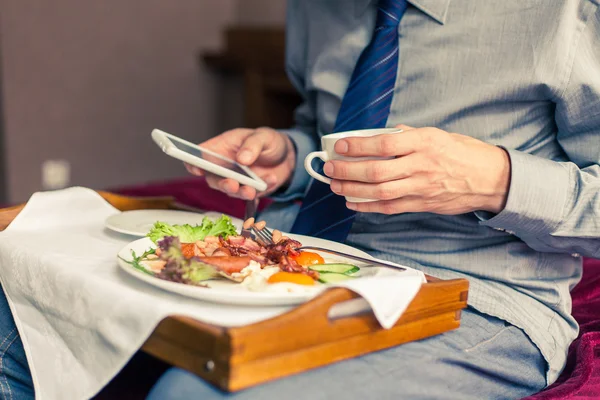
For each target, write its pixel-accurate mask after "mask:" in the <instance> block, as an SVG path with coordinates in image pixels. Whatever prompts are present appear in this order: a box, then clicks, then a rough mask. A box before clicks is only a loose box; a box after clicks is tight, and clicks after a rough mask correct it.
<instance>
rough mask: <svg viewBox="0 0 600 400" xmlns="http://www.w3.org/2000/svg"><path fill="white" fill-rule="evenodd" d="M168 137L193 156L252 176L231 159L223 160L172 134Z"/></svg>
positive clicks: (180, 148)
mask: <svg viewBox="0 0 600 400" xmlns="http://www.w3.org/2000/svg"><path fill="white" fill-rule="evenodd" d="M168 137H169V139H170V140H171V142H172V143H173V144H174V145H175V147H177V148H178V149H179V150H181V151H184V152H186V153H188V154H190V155H192V156H194V157H198V158H201V159H203V160H206V161H208V162H211V163H213V164H217V165H219V166H221V167H223V168H227V169H230V170H232V171H234V172H237V173H238V174H241V175H244V176H247V177H248V178H252V177H251V176H250V175H248V174H247V173H246V171H244V170H243V169H242V168H240V166H239V165H237V164H235V163H233V162H231V161H228V160H226V159H225V160H224V159H223V158H221V157H217V156H214V155H212V154H210V153H207V152H206V151H203V150H202V149H201V148H200V147H198V146H195V145H194V146H192V145H189V144H187V143H185V142H182V141H180V140H178V139H177V138H176V137H174V136H171V135H169V136H168ZM252 179H254V178H252Z"/></svg>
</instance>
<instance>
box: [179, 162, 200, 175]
mask: <svg viewBox="0 0 600 400" xmlns="http://www.w3.org/2000/svg"><path fill="white" fill-rule="evenodd" d="M183 165H184V166H185V169H187V171H188V172H189V173H190V174H192V175H196V176H204V171H203V170H202V169H200V168H198V167H195V166H193V165H190V164H188V163H183Z"/></svg>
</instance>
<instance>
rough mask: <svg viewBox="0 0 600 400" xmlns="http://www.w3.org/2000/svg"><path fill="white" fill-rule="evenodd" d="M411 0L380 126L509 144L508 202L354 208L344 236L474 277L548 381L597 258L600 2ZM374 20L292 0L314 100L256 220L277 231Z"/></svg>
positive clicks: (477, 300) (405, 259)
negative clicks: (522, 337) (449, 212)
mask: <svg viewBox="0 0 600 400" xmlns="http://www.w3.org/2000/svg"><path fill="white" fill-rule="evenodd" d="M410 3H411V5H412V6H409V9H408V10H407V12H406V14H405V15H404V17H403V19H402V21H401V24H400V27H399V35H400V56H399V57H400V58H399V66H398V75H397V80H396V89H395V92H394V99H393V102H392V111H391V114H390V116H389V119H388V123H387V125H388V126H394V125H396V124H400V123H403V124H407V125H411V126H416V127H423V126H433V127H438V128H441V129H444V130H446V131H449V132H458V133H462V134H464V135H469V136H472V137H475V138H478V139H481V140H483V141H486V142H488V143H492V144H496V145H499V146H502V147H504V148H505V149H507V150H508V152H509V155H510V159H511V164H512V176H511V183H510V192H509V195H508V201H507V204H506V208H505V209H504V210H503V211H502V212H500V213H499V214H497V215H491V214H488V213H484V212H475V213H468V214H463V215H455V216H444V215H435V214H427V213H409V214H401V215H393V216H388V215H381V214H358V215H357V218H356V221H355V223H354V225H353V227H352V231H351V234H350V235H349V237H348V240H347V243H348V244H350V245H352V246H355V247H358V248H361V249H363V250H365V251H367V252H369V253H370V254H373V255H375V256H378V257H381V258H384V259H388V260H393V261H396V262H399V263H403V264H406V265H409V266H412V267H415V268H418V269H421V270H423V271H425V272H426V273H428V274H431V275H433V276H437V277H440V278H456V277H463V278H467V279H468V280H469V281H470V285H471V286H470V295H469V304H470V305H471V306H472V307H474V308H476V309H478V310H480V311H481V312H484V313H487V314H490V315H493V316H497V317H499V318H502V319H504V320H506V321H508V322H510V323H511V324H513V325H516V326H518V327H520V328H521V329H523V330H524V331H525V332H526V333H527V335H528V336H529V337H530V338H531V340H532V341H533V342H534V343H535V344H536V345H537V346H538V347H539V349H540V351H541V352H542V354H543V356H544V357H545V359H546V360H547V362H548V365H549V369H548V373H547V381H548V384H550V383H552V382H554V381H555V380H556V378H557V377H558V375H559V374H560V372H561V370H562V369H563V367H564V365H565V361H566V355H567V349H568V346H569V344H570V343H571V341H572V340H573V339H574V338H575V337H576V336H577V333H578V327H577V323H576V322H575V320H574V319H573V317H572V316H571V297H570V293H569V292H570V290H571V289H572V288H573V287H574V285H575V284H576V283H577V282H578V281H579V279H580V278H581V256H589V257H598V258H600V239H599V238H600V167H599V165H598V164H599V162H600V43H599V39H600V11H599V9H598V2H597V1H590V0H564V1H559V0H503V1H493V2H492V1H473V0H413V1H410ZM375 15H376V2H375V1H372V0H327V1H325V0H290V1H289V7H288V23H287V60H286V68H287V70H288V73H289V76H290V78H291V80H292V82H293V84H294V85H295V87H296V88H297V89H298V91H299V92H300V94H301V95H302V96H303V98H304V100H305V101H304V103H303V104H302V106H300V107H299V108H298V110H297V112H296V121H297V125H296V126H295V127H294V128H293V129H290V130H288V131H286V132H287V133H288V134H289V135H290V137H291V138H292V140H293V141H294V143H295V145H296V148H297V153H298V163H297V166H296V170H295V172H294V175H293V181H292V183H291V184H290V186H289V187H288V188H287V190H286V191H285V192H284V193H280V194H279V195H278V196H276V197H275V198H276V200H277V201H278V203H276V204H275V205H274V206H273V208H271V209H270V210H267V211H266V212H265V214H264V215H263V216H264V217H265V218H266V219H268V220H272V221H279V224H280V227H282V228H283V229H286V228H287V229H289V227H290V224H291V222H292V221H293V215H294V214H293V213H292V212H291V211H294V206H293V205H291V204H290V202H289V201H290V200H293V199H296V198H301V197H302V195H303V194H304V192H305V190H306V188H307V185H308V183H309V176H308V174H307V173H306V172H305V171H304V168H303V166H302V163H303V159H304V157H305V156H306V154H308V153H309V152H311V151H315V150H317V148H318V146H319V144H318V143H319V137H320V136H321V135H324V134H327V133H329V132H331V131H332V129H333V126H334V122H335V119H336V115H337V112H338V109H339V107H340V102H341V99H342V97H343V95H344V92H345V90H346V87H347V85H348V82H349V80H350V76H351V74H352V70H353V68H354V66H355V64H356V61H357V59H358V57H359V55H360V53H361V51H362V50H363V49H364V48H365V47H366V45H367V44H368V42H369V40H370V37H371V34H372V32H373V26H374V23H375ZM290 207H291V208H290ZM296 209H297V207H296ZM282 213H283V214H285V215H287V217H286V218H284V219H280V218H281V217H282Z"/></svg>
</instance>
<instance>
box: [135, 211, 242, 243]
mask: <svg viewBox="0 0 600 400" xmlns="http://www.w3.org/2000/svg"><path fill="white" fill-rule="evenodd" d="M230 235H237V230H236V228H235V225H233V224H232V222H231V218H229V217H228V216H226V215H222V216H221V218H219V219H218V220H217V221H215V222H213V221H211V220H210V219H209V218H208V217H204V219H203V220H202V224H201V225H195V226H192V225H189V224H184V225H169V224H167V223H164V222H160V221H159V222H156V223H155V224H154V226H153V227H152V229H150V232H148V234H147V235H146V236H148V237H149V238H150V240H152V242H154V243H157V242H158V241H159V240H160V239H162V238H164V237H166V236H173V237H176V238H178V239H179V241H180V242H181V243H193V242H196V241H198V240H204V238H205V237H207V236H221V237H222V238H223V239H227V237H229V236H230Z"/></svg>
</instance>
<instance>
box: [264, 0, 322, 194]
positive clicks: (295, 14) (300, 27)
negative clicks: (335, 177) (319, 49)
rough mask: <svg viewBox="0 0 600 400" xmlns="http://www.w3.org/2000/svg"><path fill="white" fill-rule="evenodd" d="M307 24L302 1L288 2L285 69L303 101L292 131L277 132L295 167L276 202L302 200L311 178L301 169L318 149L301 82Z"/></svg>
mask: <svg viewBox="0 0 600 400" xmlns="http://www.w3.org/2000/svg"><path fill="white" fill-rule="evenodd" d="M307 22H308V21H306V16H305V13H304V11H303V9H302V1H301V0H289V1H288V5H287V21H286V55H285V68H286V72H287V75H288V78H289V79H290V82H291V83H292V85H293V86H294V87H295V88H296V90H297V91H298V93H299V94H300V96H301V97H302V100H303V101H302V104H301V105H300V106H299V107H298V108H297V109H296V111H295V114H294V119H295V126H294V127H292V128H291V129H287V130H280V131H281V132H282V133H284V134H286V135H288V137H289V138H290V139H291V140H292V143H293V144H294V147H295V148H296V166H295V168H294V173H293V175H292V180H291V182H290V183H289V184H288V186H287V187H285V188H281V189H280V190H279V191H277V192H275V193H274V194H272V195H271V198H272V199H273V200H275V201H289V200H293V199H297V198H301V197H303V196H304V192H305V191H306V188H307V187H308V183H309V181H310V175H308V173H307V172H306V170H305V169H304V159H305V158H306V156H307V155H308V153H310V152H313V151H316V150H317V149H318V140H319V139H318V134H317V129H316V126H317V123H316V117H315V104H314V100H311V98H310V95H309V93H308V92H307V90H306V87H305V80H304V73H305V71H306V65H305V64H306V57H305V56H304V55H305V52H306V49H305V43H306V42H307V41H306V36H307V26H308V25H307Z"/></svg>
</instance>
